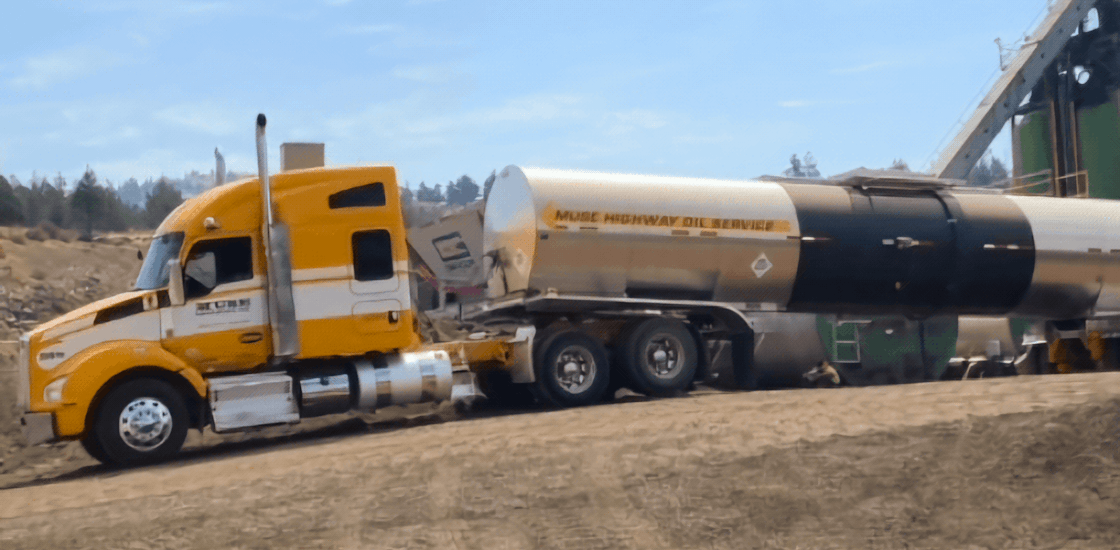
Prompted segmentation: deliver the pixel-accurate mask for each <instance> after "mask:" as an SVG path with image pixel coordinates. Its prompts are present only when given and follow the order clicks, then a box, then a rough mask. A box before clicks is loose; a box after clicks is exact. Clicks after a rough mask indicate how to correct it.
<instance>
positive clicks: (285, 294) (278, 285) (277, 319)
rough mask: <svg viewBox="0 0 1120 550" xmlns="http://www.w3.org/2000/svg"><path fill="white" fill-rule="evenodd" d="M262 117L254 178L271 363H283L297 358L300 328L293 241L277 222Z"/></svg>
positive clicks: (286, 227)
mask: <svg viewBox="0 0 1120 550" xmlns="http://www.w3.org/2000/svg"><path fill="white" fill-rule="evenodd" d="M266 123H267V120H265V118H264V113H261V114H259V115H257V174H258V178H259V180H260V184H261V202H262V204H261V209H262V212H263V213H264V216H263V217H264V227H263V228H262V229H263V234H264V244H265V256H266V258H267V259H268V289H267V294H268V318H269V325H271V328H272V360H273V362H277V363H283V362H285V361H287V360H288V359H291V358H293V357H295V356H296V355H299V350H300V342H299V324H297V323H296V306H295V300H294V299H293V298H292V241H291V237H290V236H289V233H288V226H286V225H284V224H283V223H280V222H279V221H277V220H276V213H275V212H274V210H273V204H272V184H271V182H270V181H269V179H268V144H267V142H266V141H265V134H264V126H265V124H266Z"/></svg>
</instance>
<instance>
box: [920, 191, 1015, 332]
mask: <svg viewBox="0 0 1120 550" xmlns="http://www.w3.org/2000/svg"><path fill="white" fill-rule="evenodd" d="M942 199H943V201H944V203H945V205H946V207H948V209H949V211H950V213H951V214H952V216H953V217H954V218H955V219H956V220H957V222H956V226H957V257H958V260H957V265H958V266H959V267H958V270H957V273H956V274H955V276H954V282H953V287H952V288H951V290H952V295H953V300H952V305H953V306H954V308H955V309H956V310H958V311H959V312H960V313H965V314H968V313H974V314H992V313H996V314H998V313H1006V312H1008V311H1011V310H1012V309H1014V308H1015V307H1016V306H1018V305H1019V303H1020V302H1021V301H1022V300H1023V297H1024V296H1025V295H1026V293H1027V290H1028V289H1029V288H1030V285H1031V279H1032V278H1033V277H1034V263H1035V250H1034V233H1033V231H1032V230H1031V224H1030V221H1028V220H1027V217H1026V216H1025V215H1024V214H1023V211H1022V210H1021V209H1020V208H1019V207H1018V206H1016V205H1015V203H1014V202H1012V201H1011V200H1009V199H1008V198H1007V197H1002V196H999V195H979V194H975V195H974V194H965V193H962V194H954V193H943V194H942Z"/></svg>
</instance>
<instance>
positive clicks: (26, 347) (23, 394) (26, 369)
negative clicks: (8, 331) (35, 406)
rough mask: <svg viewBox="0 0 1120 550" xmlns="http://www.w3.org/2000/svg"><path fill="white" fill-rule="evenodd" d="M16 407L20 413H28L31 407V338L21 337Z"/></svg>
mask: <svg viewBox="0 0 1120 550" xmlns="http://www.w3.org/2000/svg"><path fill="white" fill-rule="evenodd" d="M16 377H17V379H18V380H19V382H18V383H17V384H16V405H19V410H20V412H27V410H28V408H29V407H30V406H31V336H30V335H29V334H24V335H21V336H20V337H19V365H18V366H17V367H16Z"/></svg>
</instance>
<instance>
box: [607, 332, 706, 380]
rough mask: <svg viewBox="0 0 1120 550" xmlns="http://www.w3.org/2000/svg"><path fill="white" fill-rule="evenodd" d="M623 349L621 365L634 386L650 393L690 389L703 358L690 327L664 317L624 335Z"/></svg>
mask: <svg viewBox="0 0 1120 550" xmlns="http://www.w3.org/2000/svg"><path fill="white" fill-rule="evenodd" d="M620 351H621V354H620V357H619V364H620V366H621V367H622V370H623V372H625V373H626V377H627V378H628V379H629V381H630V384H631V385H632V386H633V389H634V390H635V391H639V392H642V393H645V394H648V395H669V394H673V393H677V392H682V391H686V390H687V389H688V387H689V386H690V385H691V384H692V380H693V378H695V376H696V368H697V366H698V365H699V358H700V354H699V352H698V351H697V349H696V340H695V338H693V336H692V333H691V332H689V330H688V327H686V326H685V325H684V323H681V322H680V321H676V320H672V319H661V318H651V319H646V320H644V321H641V322H639V323H637V324H635V325H634V326H632V327H630V329H629V330H627V331H626V332H625V333H624V334H623V336H622V340H621V346H620Z"/></svg>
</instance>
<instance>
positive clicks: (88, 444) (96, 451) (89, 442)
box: [82, 432, 109, 464]
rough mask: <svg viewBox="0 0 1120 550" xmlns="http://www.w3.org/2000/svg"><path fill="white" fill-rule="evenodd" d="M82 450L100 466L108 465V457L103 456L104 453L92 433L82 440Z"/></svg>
mask: <svg viewBox="0 0 1120 550" xmlns="http://www.w3.org/2000/svg"><path fill="white" fill-rule="evenodd" d="M82 448H83V449H85V450H86V452H87V453H89V456H92V457H93V459H94V460H96V461H98V462H100V463H102V464H108V463H109V457H108V456H105V451H104V450H102V449H101V443H99V442H98V441H97V436H96V435H94V434H93V433H92V432H91V433H89V434H88V435H86V436H85V437H84V438H83V439H82Z"/></svg>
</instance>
